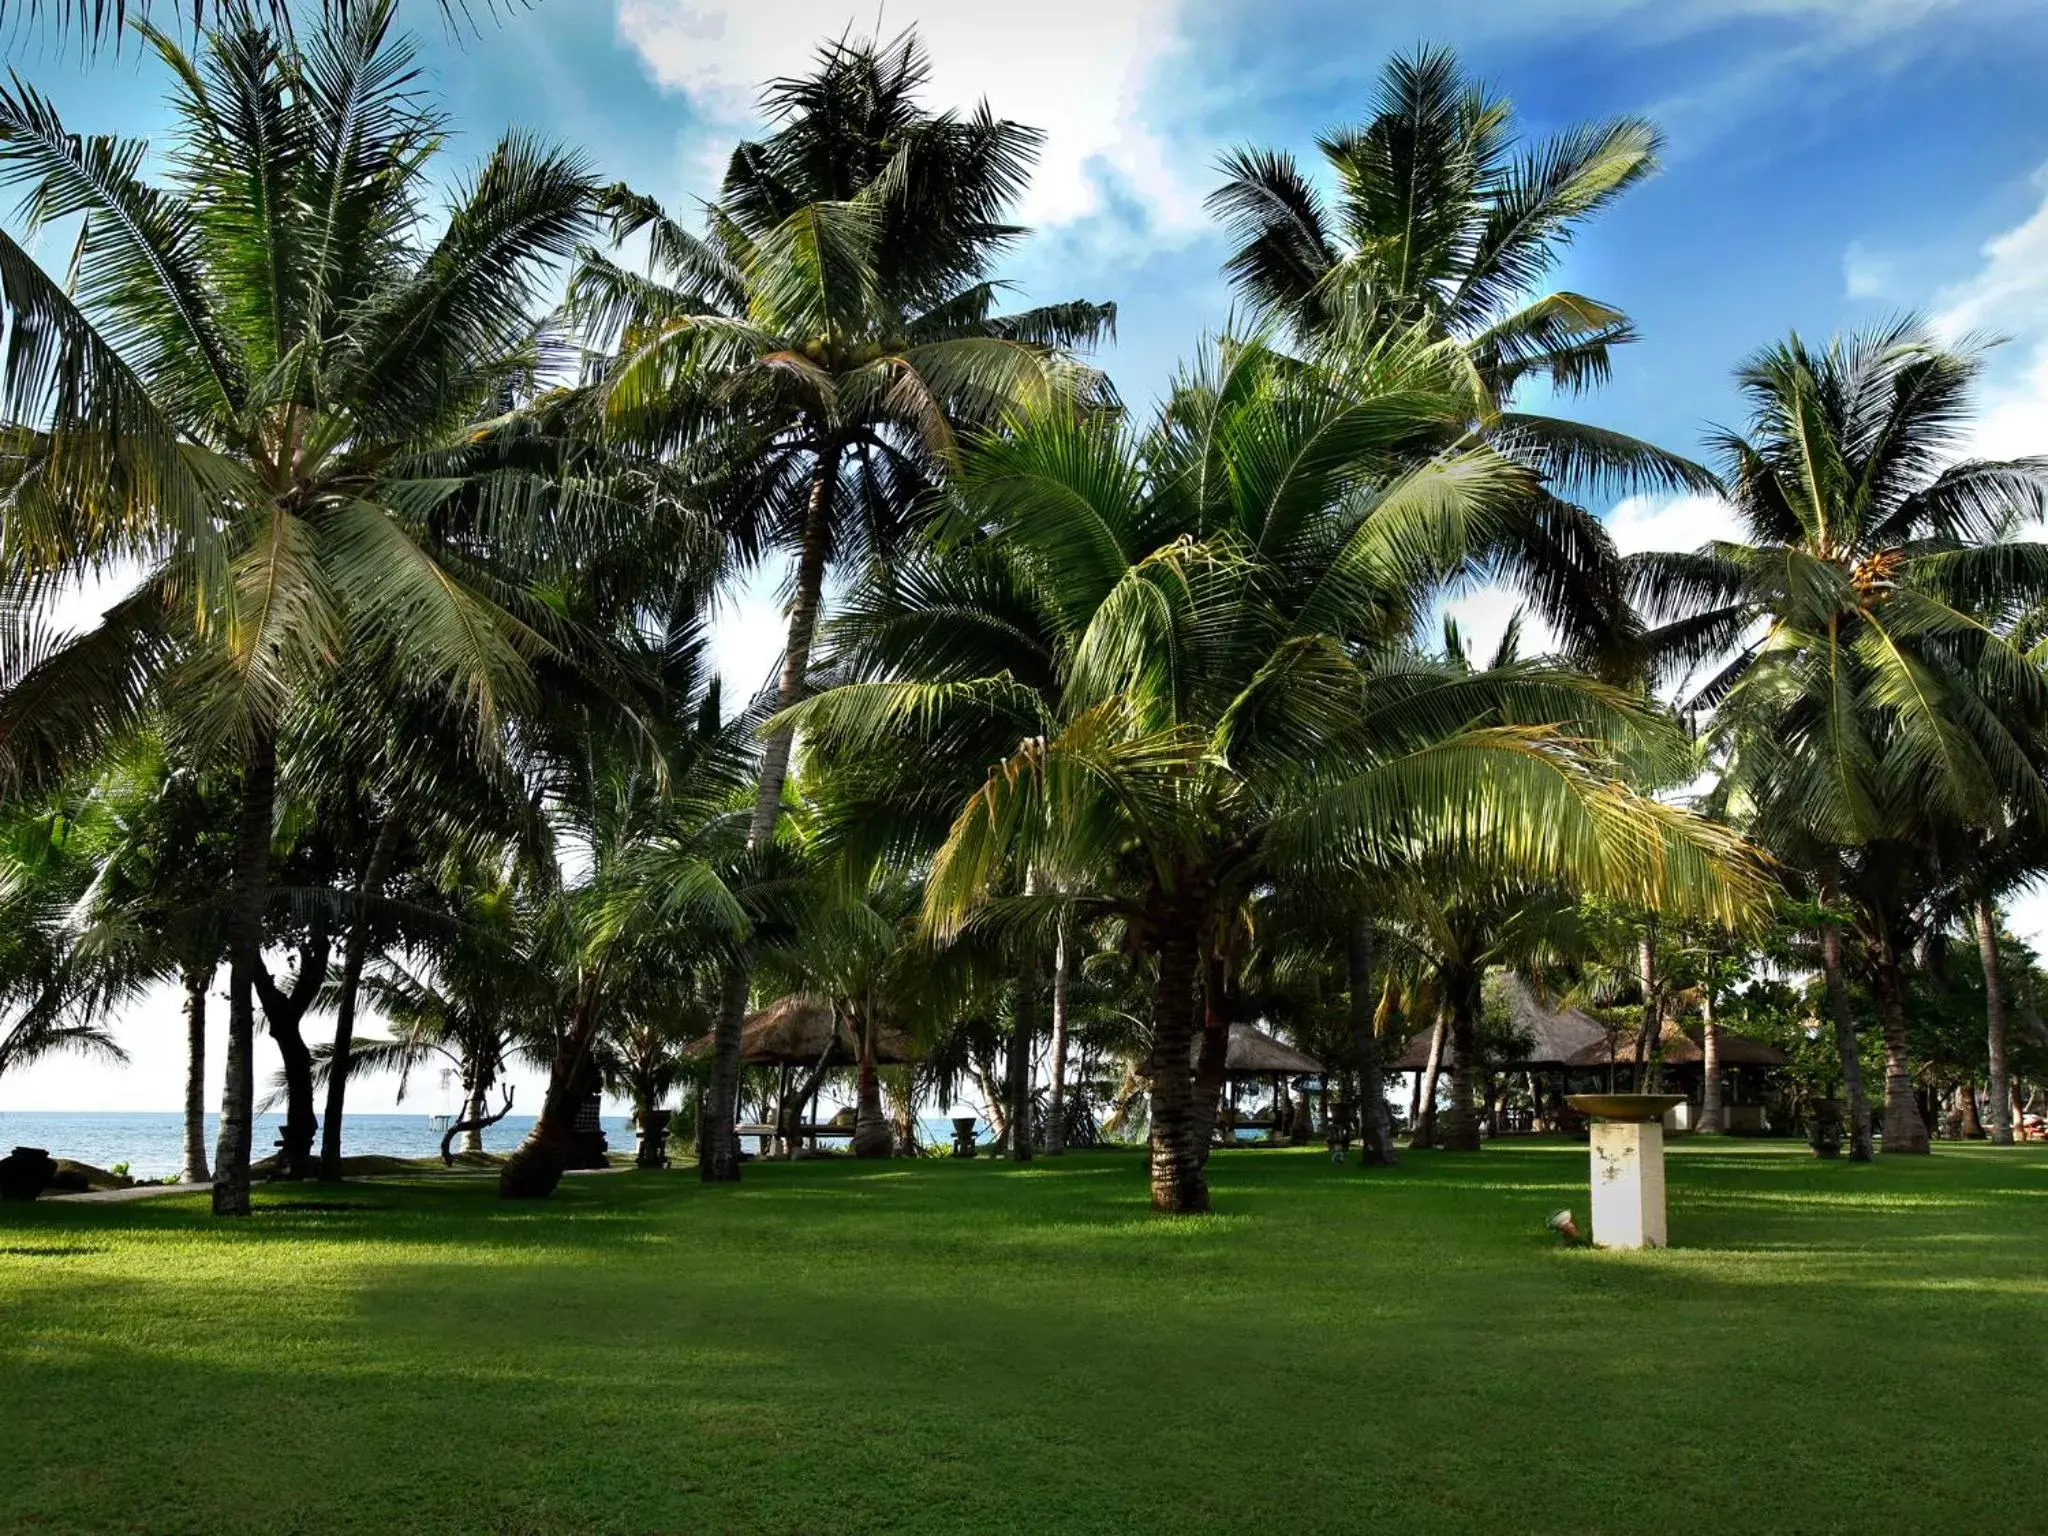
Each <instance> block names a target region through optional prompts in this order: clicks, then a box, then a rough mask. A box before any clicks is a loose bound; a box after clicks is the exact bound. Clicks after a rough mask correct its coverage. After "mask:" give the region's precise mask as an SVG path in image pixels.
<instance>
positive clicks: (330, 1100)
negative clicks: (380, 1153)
mask: <svg viewBox="0 0 2048 1536" xmlns="http://www.w3.org/2000/svg"><path fill="white" fill-rule="evenodd" d="M399 831H400V826H399V819H398V814H397V811H396V810H395V809H394V810H393V811H391V812H389V813H387V814H386V816H385V817H384V823H383V825H382V826H380V827H378V828H377V840H376V842H374V843H373V844H371V845H370V856H369V858H368V859H367V860H365V861H364V863H363V873H362V877H361V878H360V879H359V880H357V882H356V911H355V916H354V920H353V921H352V922H351V923H350V924H349V930H348V947H347V949H346V951H345V952H344V953H343V955H342V961H341V996H340V998H339V999H338V1000H337V1003H336V1008H335V1017H334V1053H333V1055H332V1056H331V1057H330V1058H329V1060H328V1065H327V1118H326V1119H325V1120H324V1121H322V1122H321V1126H320V1178H321V1180H322V1181H323V1182H325V1183H333V1182H334V1181H335V1180H337V1179H339V1178H340V1177H341V1115H342V1107H343V1104H344V1102H345V1100H346V1099H347V1097H348V1073H349V1053H350V1051H351V1050H352V1049H353V1047H354V1045H355V1038H356V999H357V996H358V995H359V994H360V993H361V991H362V986H363V964H364V962H365V961H366V960H367V959H368V958H369V954H370V921H369V918H368V917H367V915H365V913H364V911H363V904H364V903H365V902H367V901H374V900H375V899H376V898H377V897H379V896H381V895H382V894H383V892H384V880H385V877H386V876H387V875H389V874H390V872H391V864H392V861H393V860H394V859H395V858H396V857H397V856H398V835H399Z"/></svg>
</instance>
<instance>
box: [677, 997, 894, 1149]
mask: <svg viewBox="0 0 2048 1536" xmlns="http://www.w3.org/2000/svg"><path fill="white" fill-rule="evenodd" d="M873 1043H874V1060H875V1064H876V1065H877V1066H883V1067H893V1066H901V1065H902V1064H903V1063H905V1062H907V1061H910V1060H912V1059H913V1055H914V1053H913V1051H912V1049H911V1044H910V1041H909V1040H908V1039H907V1038H906V1037H905V1036H904V1035H903V1033H902V1032H901V1031H900V1030H896V1029H892V1028H890V1027H889V1026H888V1025H886V1024H882V1023H879V1022H878V1023H876V1025H875V1034H874V1042H873ZM711 1045H712V1037H711V1036H710V1035H701V1036H699V1037H698V1038H697V1039H695V1040H693V1041H691V1042H690V1046H689V1050H688V1052H687V1053H686V1054H688V1055H691V1056H708V1055H709V1054H710V1053H711ZM740 1060H741V1061H743V1062H745V1063H746V1064H747V1065H748V1066H750V1067H775V1068H777V1069H778V1072H779V1081H778V1086H777V1089H776V1094H775V1102H776V1103H777V1104H779V1105H781V1106H782V1108H781V1110H780V1112H779V1114H778V1116H777V1124H775V1125H752V1126H741V1127H739V1128H738V1131H739V1134H740V1135H742V1136H756V1137H759V1138H760V1140H761V1145H762V1150H763V1151H766V1150H767V1149H768V1146H769V1142H770V1141H771V1140H773V1141H775V1142H777V1143H778V1144H779V1145H781V1147H782V1148H783V1150H784V1152H785V1153H788V1154H790V1155H794V1153H795V1149H796V1146H797V1144H798V1142H799V1141H805V1142H808V1143H809V1145H810V1146H811V1148H812V1149H813V1150H815V1149H816V1147H817V1144H818V1138H819V1137H820V1136H850V1135H851V1134H852V1127H851V1126H841V1125H838V1124H833V1125H820V1124H818V1123H817V1114H818V1094H819V1092H820V1090H821V1089H822V1088H823V1086H824V1078H825V1073H826V1072H828V1071H830V1070H831V1069H833V1068H835V1067H852V1066H858V1065H859V1064H860V1036H859V1035H858V1034H857V1033H856V1032H855V1029H854V1025H853V1021H852V1020H850V1019H846V1018H843V1017H841V1015H840V1012H839V1010H838V1009H837V1008H835V1007H833V1005H832V1003H831V1001H830V1000H829V999H827V998H822V997H817V996H814V995H812V994H809V993H803V992H792V993H790V994H789V995H788V996H787V997H779V998H777V999H776V1000H775V1001H774V1002H772V1003H770V1004H769V1005H768V1006H767V1007H766V1008H763V1009H760V1010H759V1011H758V1012H755V1013H750V1014H748V1015H747V1016H746V1018H745V1019H744V1020H743V1021H742V1022H741V1024H740ZM806 1072H808V1073H809V1074H810V1075H809V1077H808V1078H806V1077H804V1076H803V1075H802V1074H804V1073H806ZM793 1076H794V1077H795V1078H796V1081H797V1086H796V1089H795V1092H794V1094H792V1091H791V1078H792V1077H793ZM806 1106H808V1107H806Z"/></svg>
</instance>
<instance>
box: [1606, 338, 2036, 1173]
mask: <svg viewBox="0 0 2048 1536" xmlns="http://www.w3.org/2000/svg"><path fill="white" fill-rule="evenodd" d="M1980 366H1981V365H1980V361H1979V358H1978V355H1977V354H1976V353H1975V352H1973V351H1971V350H1969V349H1967V348H1965V349H1960V350H1959V349H1951V348H1946V347H1943V346H1941V345H1939V344H1938V343H1936V342H1935V341H1934V340H1932V339H1931V338H1930V337H1929V336H1928V335H1927V334H1926V333H1925V332H1924V331H1923V330H1921V329H1920V328H1919V327H1918V326H1917V324H1915V323H1914V322H1912V321H1909V320H1902V321H1900V322H1898V323H1896V324H1894V325H1892V326H1889V327H1886V328H1884V329H1881V330H1878V331H1875V332H1872V333H1870V334H1868V335H1865V336H1861V337H1858V338H1855V339H1853V340H1843V339H1841V338H1837V339H1835V340H1834V341H1832V342H1830V343H1829V345H1828V346H1826V347H1825V348H1820V349H1816V348H1812V347H1809V346H1808V345H1807V344H1806V343H1805V342H1803V341H1801V340H1800V339H1799V338H1798V337H1796V336H1795V337H1793V338H1791V339H1790V340H1788V341H1786V342H1783V343H1780V344H1779V345H1776V346H1773V347H1770V348H1767V349H1766V350H1764V351H1762V352H1760V353H1758V354H1757V355H1756V356H1754V357H1753V358H1751V359H1750V360H1749V361H1748V362H1747V363H1745V364H1744V365H1743V367H1742V368H1741V370H1740V371H1739V373H1738V374H1737V380H1738V383H1739V385H1740V387H1741V389H1742V392H1743V394H1744V396H1745V397H1746V398H1747V400H1748V401H1749V404H1750V406H1751V410H1752V417H1751V422H1750V425H1749V430H1748V432H1747V434H1746V435H1738V434H1736V433H1734V432H1724V433H1721V434H1720V435H1719V436H1718V438H1717V439H1716V441H1717V444H1718V446H1719V448H1720V450H1721V454H1722V456H1723V458H1724V459H1725V461H1726V468H1725V473H1724V480H1725V486H1726V494H1727V497H1728V499H1729V500H1730V501H1731V502H1732V503H1733V505H1734V507H1735V510H1736V512H1737V514H1738V515H1739V516H1740V517H1741V519H1742V522H1743V525H1744V530H1745V534H1746V542H1744V541H1729V542H1720V543H1715V544H1711V545H1708V546H1706V547H1704V548H1702V549H1700V550H1698V551H1697V552H1694V553H1691V554H1661V553H1660V554H1647V555H1642V556H1639V557H1636V558H1635V560H1634V562H1633V578H1634V582H1635V587H1636V591H1637V594H1638V597H1639V599H1640V601H1641V603H1642V605H1643V607H1644V610H1645V612H1646V614H1647V615H1648V616H1649V617H1650V618H1651V619H1652V620H1653V621H1655V622H1657V623H1658V625H1659V626H1660V627H1658V628H1656V629H1654V630H1652V631H1651V632H1650V634H1649V635H1648V637H1647V639H1646V642H1645V643H1646V645H1647V646H1648V648H1649V651H1650V654H1651V655H1652V657H1653V658H1654V659H1655V660H1656V662H1657V664H1658V665H1659V667H1660V668H1661V670H1662V672H1663V675H1665V676H1666V677H1670V678H1679V677H1683V676H1685V675H1686V674H1687V673H1688V672H1689V671H1690V669H1692V668H1695V667H1698V666H1701V665H1704V664H1708V663H1711V664H1712V668H1713V670H1712V671H1711V674H1710V675H1709V676H1707V677H1706V679H1705V680H1704V681H1703V682H1696V685H1694V686H1692V687H1691V688H1690V690H1689V694H1688V696H1687V698H1686V699H1685V701H1684V707H1686V708H1687V709H1688V710H1691V711H1694V712H1698V713H1704V712H1706V711H1709V710H1711V711H1712V721H1711V724H1710V725H1709V726H1708V729H1707V742H1708V746H1709V750H1710V752H1712V753H1713V754H1714V755H1716V756H1717V757H1718V759H1719V760H1720V763H1721V774H1722V781H1723V782H1722V789H1721V795H1722V798H1723V802H1724V803H1725V804H1726V805H1727V806H1728V808H1729V811H1730V813H1731V814H1732V815H1733V816H1735V817H1736V818H1737V819H1738V821H1739V822H1740V824H1741V825H1744V826H1746V827H1749V828H1752V829H1753V832H1754V835H1755V836H1756V837H1757V838H1758V839H1759V840H1760V841H1763V842H1764V843H1765V844H1766V845H1767V846H1770V847H1771V848H1772V849H1773V850H1774V851H1776V852H1777V853H1778V854H1779V856H1780V858H1782V859H1784V860H1785V861H1786V862H1787V863H1788V864H1790V865H1792V866H1793V867H1794V868H1797V869H1800V870H1803V871H1805V872H1807V874H1808V876H1809V878H1810V879H1811V880H1812V881H1813V882H1814V894H1815V895H1817V896H1818V898H1819V899H1820V901H1821V902H1822V904H1823V905H1824V906H1826V907H1828V908H1839V909H1840V910H1841V911H1842V912H1843V913H1844V914H1845V915H1846V916H1847V917H1848V919H1849V921H1850V922H1851V923H1852V924H1853V926H1854V928H1855V930H1856V934H1857V937H1858V938H1859V939H1860V941H1861V944H1862V947H1863V950H1864V953H1865V954H1866V956H1867V958H1868V962H1869V964H1870V967H1871V980H1872V984H1873V990H1874V992H1875V994H1876V997H1877V1002H1878V1015H1879V1021H1880V1023H1881V1025H1882V1028H1883V1031H1884V1038H1885V1150H1886V1151H1887V1152H1925V1151H1927V1150H1928V1137H1927V1128H1926V1126H1925V1125H1924V1124H1923V1123H1922V1122H1921V1118H1920V1113H1919V1110H1918V1108H1917V1106H1916V1105H1915V1102H1914V1093H1913V1058H1912V1045H1911V1038H1910V1035H1909V1032H1908V1029H1907V1022H1906V1008H1905V998H1906V983H1905V967H1906V964H1907V962H1908V958H1909V956H1910V955H1911V953H1912V950H1913V947H1914V944H1915V942H1916V940H1917V939H1918V938H1919V936H1920V935H1921V933H1922V932H1923V931H1924V930H1925V929H1926V926H1927V924H1928V922H1929V920H1930V918H1931V917H1932V916H1933V908H1932V906H1931V899H1932V898H1933V897H1935V896H1936V895H1937V894H1938V893H1939V889H1940V887H1941V885H1942V883H1943V880H1944V878H1945V877H1944V875H1943V873H1942V871H1941V869H1940V868H1939V866H1938V864H1937V862H1936V861H1937V856H1938V853H1939V850H1940V848H1941V846H1942V844H1943V842H1944V840H1945V839H1947V838H1950V837H1951V836H1953V835H1954V833H1955V832H1957V831H1959V830H1961V829H1966V828H1973V827H1974V828H1983V829H1993V830H1995V829H1998V828H2001V827H2003V826H2005V825H2006V824H2007V823H2008V822H2009V821H2010V820H2011V819H2012V818H2013V817H2015V816H2024V817H2028V818H2037V817H2039V816H2040V815H2041V814H2042V813H2043V812H2044V810H2048V792H2044V789H2043V783H2042V764H2043V761H2044V756H2043V754H2042V752H2041V751H2040V750H2039V749H2038V743H2039V742H2040V741H2041V740H2042V736H2041V726H2042V723H2043V721H2044V718H2048V682H2044V680H2043V677H2042V673H2041V670H2040V667H2039V665H2038V661H2037V659H2036V658H2035V657H2033V656H2031V655H2029V654H2027V653H2025V652H2024V651H2023V650H2022V649H2021V648H2020V646H2019V645H2017V644H2015V642H2014V641H2013V639H2012V638H2011V637H2010V635H2009V633H2008V629H2009V626H2010V624H2011V623H2012V621H2013V620H2014V619H2015V618H2016V617H2017V616H2018V615H2019V614H2021V613H2022V612H2024V611H2026V610H2028V609H2030V608H2032V607H2034V606H2035V605H2037V604H2038V603H2039V602H2040V600H2041V598H2042V596H2043V593H2044V592H2048V545H2042V544H2038V543H2030V542H2024V541H2021V540H2018V539H2015V538H2013V537H2012V533H2013V530H2014V529H2015V528H2017V527H2018V526H2020V525H2021V524H2023V523H2024V522H2025V521H2027V520H2029V519H2032V518H2035V517H2038V516H2039V515H2040V514H2041V512H2042V510H2043V508H2044V507H2048V460H2042V459H2022V460H2015V461H2011V462H1991V461H1985V460H1975V459H1970V460H1959V459H1958V454H1959V452H1960V450H1961V448H1962V446H1963V441H1964V433H1965V430H1966V428H1967V426H1968V424H1969V410H1970V396H1971V390H1972V386H1973V384H1974V382H1975V380H1976V377H1977V374H1978V372H1979V369H1980ZM1826 926H1827V927H1828V928H1830V929H1831V928H1832V923H1831V922H1830V923H1829V924H1828V925H1826ZM1823 938H1824V940H1826V941H1827V942H1828V943H1829V944H1830V945H1831V946H1834V947H1835V948H1838V947H1839V946H1838V943H1837V941H1836V940H1835V939H1834V938H1832V937H1831V936H1830V934H1829V933H1824V934H1823ZM1851 1043H1853V1041H1852V1040H1845V1042H1844V1046H1845V1049H1846V1048H1847V1047H1848V1045H1849V1044H1851ZM1844 1066H1845V1071H1846V1070H1847V1069H1848V1066H1849V1063H1848V1061H1847V1059H1846V1058H1845V1062H1844Z"/></svg>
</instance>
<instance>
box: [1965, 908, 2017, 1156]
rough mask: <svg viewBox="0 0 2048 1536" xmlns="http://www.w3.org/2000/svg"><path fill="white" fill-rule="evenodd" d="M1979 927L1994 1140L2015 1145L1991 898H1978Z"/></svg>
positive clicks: (2002, 989) (1995, 918) (1995, 917)
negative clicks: (2013, 1141) (2013, 1142)
mask: <svg viewBox="0 0 2048 1536" xmlns="http://www.w3.org/2000/svg"><path fill="white" fill-rule="evenodd" d="M1972 915H1973V917H1974V918H1975V920H1976V928H1977V959H1978V961H1979V963H1980V964H1982V965H1983V967H1984V1033H1985V1045H1986V1047H1987V1049H1988V1053H1989V1056H1990V1061H1991V1089H1990V1104H1989V1106H1988V1107H1989V1108H1990V1111H1991V1124H1990V1125H1989V1127H1988V1129H1989V1131H1990V1132H1991V1142H1992V1145H1994V1146H2000V1147H2009V1146H2011V1145H2012V1104H2011V1099H2012V1089H2011V1084H2012V1076H2011V1073H2010V1072H2009V1071H2008V1070H2007V1068H2006V1064H2005V1020H2006V1014H2005V982H2004V980H2003V978H2001V977H2000V976H1999V974H1998V914H1997V913H1996V912H1995V911H1993V910H1992V906H1991V897H1990V896H1989V895H1988V894H1982V895H1979V896H1978V897H1977V902H1976V910H1975V912H1974V913H1973V914H1972Z"/></svg>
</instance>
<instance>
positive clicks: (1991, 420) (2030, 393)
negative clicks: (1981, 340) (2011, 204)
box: [1934, 165, 2048, 458]
mask: <svg viewBox="0 0 2048 1536" xmlns="http://www.w3.org/2000/svg"><path fill="white" fill-rule="evenodd" d="M2034 183H2035V185H2036V186H2038V187H2039V188H2040V189H2041V194H2042V197H2041V203H2040V206H2038V207H2037V208H2035V210H2034V212H2033V213H2032V214H2031V215H2030V216H2029V217H2028V218H2026V219H2025V220H2023V221H2022V222H2020V223H2019V224H2017V225H2015V226H2014V227H2013V228H2011V229H2008V230H2006V231H2004V232H2003V233H2002V234H1999V235H1995V236H1993V237H1992V238H1991V239H1990V240H1988V241H1986V242H1985V244H1984V248H1983V252H1982V255H1983V265H1982V266H1981V267H1980V268H1979V269H1978V271H1977V272H1976V273H1975V274H1974V275H1973V276H1971V277H1970V278H1968V279H1967V280H1965V281H1963V282H1961V283H1958V284H1956V285H1955V286H1953V287H1951V288H1949V289H1947V290H1946V291H1944V292H1943V293H1942V294H1941V295H1940V296H1939V297H1938V298H1937V300H1936V303H1937V306H1938V310H1937V313H1936V314H1935V317H1934V327H1935V330H1936V331H1937V332H1939V333H1940V334H1941V335H1942V336H1944V337H1946V338H1948V339H1950V340H1956V339H1959V338H1961V337H1964V336H1968V335H1971V334H1976V335H1979V336H1983V335H1991V336H2001V337H2006V338H2009V340H2008V342H2007V344H2006V345H2005V346H2002V347H2000V348H1998V349H1997V350H1996V351H1994V352H1993V353H1992V354H1991V356H1990V359H1989V366H1988V368H1987V379H1988V382H1987V388H1986V391H1985V396H1984V402H1983V412H1982V414H1981V416H1980V417H1979V419H1978V422H1977V426H1976V430H1975V431H1974V432H1973V433H1972V435H1971V441H1970V447H1969V451H1970V452H1971V453H1973V454H1977V455H1981V456H1984V457H1989V458H2015V457H2018V456H2020V455H2023V454H2040V453H2048V165H2044V166H2043V167H2042V168H2041V169H2040V170H2039V171H2037V172H2036V173H2035V175H2034Z"/></svg>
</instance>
